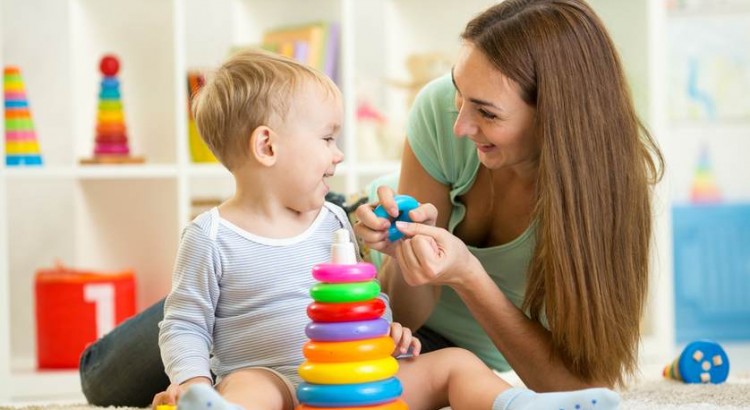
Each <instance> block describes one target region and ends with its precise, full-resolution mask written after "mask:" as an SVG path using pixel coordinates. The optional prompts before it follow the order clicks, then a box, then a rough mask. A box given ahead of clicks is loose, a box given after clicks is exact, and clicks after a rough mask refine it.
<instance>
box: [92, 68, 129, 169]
mask: <svg viewBox="0 0 750 410" xmlns="http://www.w3.org/2000/svg"><path fill="white" fill-rule="evenodd" d="M99 70H100V71H101V72H102V75H103V78H102V82H101V91H100V92H99V109H98V114H97V116H96V140H95V141H94V157H93V158H90V159H82V160H81V163H82V164H123V163H141V162H143V158H142V157H133V156H131V155H130V148H129V147H128V137H127V132H126V127H125V115H124V114H123V110H122V100H121V95H120V80H119V79H118V78H117V72H118V71H120V61H119V60H118V59H117V57H115V56H112V55H105V56H104V57H102V59H101V62H100V63H99Z"/></svg>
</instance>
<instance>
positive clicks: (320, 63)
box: [262, 22, 339, 81]
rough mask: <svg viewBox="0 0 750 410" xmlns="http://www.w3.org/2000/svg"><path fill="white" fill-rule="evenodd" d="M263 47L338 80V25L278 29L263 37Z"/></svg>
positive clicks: (325, 24) (319, 24) (315, 23)
mask: <svg viewBox="0 0 750 410" xmlns="http://www.w3.org/2000/svg"><path fill="white" fill-rule="evenodd" d="M262 47H263V48H264V49H266V50H269V51H273V52H275V53H279V54H281V55H284V56H286V57H289V58H293V59H295V60H297V61H299V62H302V63H305V64H307V65H309V66H311V67H313V68H316V69H318V70H320V71H322V72H323V73H325V74H326V75H328V76H329V77H331V79H333V80H334V81H337V80H338V78H337V77H338V62H339V25H338V24H337V23H329V22H314V23H308V24H302V25H296V26H287V27H279V28H274V29H271V30H268V31H266V32H265V33H264V34H263V40H262Z"/></svg>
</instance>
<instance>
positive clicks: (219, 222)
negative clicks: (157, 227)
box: [159, 203, 391, 384]
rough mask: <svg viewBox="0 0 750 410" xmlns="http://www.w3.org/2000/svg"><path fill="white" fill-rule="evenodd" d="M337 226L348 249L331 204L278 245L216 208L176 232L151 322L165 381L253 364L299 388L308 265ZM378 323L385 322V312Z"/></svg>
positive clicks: (322, 257)
mask: <svg viewBox="0 0 750 410" xmlns="http://www.w3.org/2000/svg"><path fill="white" fill-rule="evenodd" d="M342 228H345V229H348V230H349V232H350V235H351V239H352V241H353V242H354V243H355V244H356V241H354V233H353V231H352V228H351V225H350V224H349V220H348V219H347V216H346V213H345V212H344V211H343V210H342V209H341V208H339V207H338V206H336V205H333V204H331V203H325V206H323V207H322V209H321V211H320V213H319V214H318V216H317V217H316V219H315V220H314V222H313V223H312V224H311V225H310V227H309V228H308V229H307V230H305V232H303V233H302V234H300V235H297V236H295V237H292V238H286V239H270V238H264V237H260V236H257V235H253V234H251V233H249V232H247V231H245V230H243V229H241V228H239V227H237V226H236V225H233V224H232V223H230V222H229V221H227V220H224V219H222V218H221V217H220V215H219V211H218V209H217V208H214V209H211V210H210V211H207V212H204V213H203V214H201V215H199V216H198V217H197V218H196V219H195V220H193V221H192V222H191V223H190V224H189V225H188V226H187V227H186V228H185V230H184V231H183V234H182V240H181V242H180V247H179V250H178V254H177V261H176V263H175V268H174V274H173V277H172V291H171V292H170V294H169V296H168V297H167V299H166V302H165V305H164V320H163V321H162V322H161V323H160V324H159V346H160V349H161V356H162V360H163V362H164V367H165V369H166V372H167V375H169V378H170V380H171V381H172V382H173V383H182V382H184V381H186V380H188V379H190V378H193V377H198V376H203V377H207V378H209V379H210V378H211V373H210V371H213V372H214V374H216V376H217V378H218V379H220V378H221V377H223V376H225V375H227V374H229V373H231V372H232V371H235V370H237V369H241V368H245V367H258V366H261V367H269V368H272V369H275V370H276V371H278V372H280V373H281V374H283V375H284V376H286V377H287V378H289V380H290V381H292V382H293V383H295V384H297V383H299V382H300V381H301V380H300V378H299V376H298V375H297V367H298V366H299V365H300V363H302V361H303V359H304V358H303V356H302V345H303V344H304V343H305V342H306V341H307V337H306V336H305V325H307V323H308V322H309V321H310V320H309V318H308V317H307V313H306V309H307V305H309V304H310V303H311V302H312V299H311V298H310V294H309V290H310V287H311V286H312V285H313V284H315V282H316V281H315V279H314V278H313V277H312V274H311V271H312V267H313V266H314V265H316V264H318V263H324V262H329V261H330V256H331V243H332V241H333V233H334V232H335V231H336V230H338V229H342ZM382 297H383V298H385V295H382ZM385 301H386V306H387V305H388V303H387V298H386V299H385ZM384 317H385V318H386V319H388V320H389V321H390V320H391V313H390V309H389V310H388V311H387V313H386V315H385V316H384Z"/></svg>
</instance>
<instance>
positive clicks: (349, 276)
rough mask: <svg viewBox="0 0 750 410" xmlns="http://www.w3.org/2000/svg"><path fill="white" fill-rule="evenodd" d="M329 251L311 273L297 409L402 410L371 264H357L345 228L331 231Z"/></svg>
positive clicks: (390, 342)
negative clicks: (328, 258)
mask: <svg viewBox="0 0 750 410" xmlns="http://www.w3.org/2000/svg"><path fill="white" fill-rule="evenodd" d="M331 253H332V255H331V263H324V264H318V265H315V266H314V267H313V271H312V274H313V277H314V278H315V279H316V280H318V281H319V283H317V284H316V285H314V286H313V287H312V289H311V290H310V294H311V296H312V298H313V300H314V301H313V303H311V304H310V305H309V306H308V308H307V315H308V317H310V319H312V322H310V323H309V324H308V325H307V327H306V328H305V334H306V335H307V337H308V338H310V340H309V341H308V342H307V343H305V345H304V347H303V354H304V356H305V359H306V360H305V362H304V363H302V365H300V367H299V370H298V371H299V375H300V376H301V377H302V379H303V380H304V381H305V382H304V383H302V384H300V385H299V387H298V388H297V397H298V398H299V401H300V403H301V404H300V406H299V407H297V410H313V409H317V410H325V409H337V410H342V409H371V410H406V409H407V408H408V407H407V406H406V403H405V402H404V401H403V400H401V399H400V397H401V393H402V392H403V388H402V387H401V382H399V381H398V379H397V378H396V377H395V375H396V373H397V372H398V362H397V361H396V359H395V358H394V357H393V356H392V353H393V351H394V350H395V348H396V346H395V344H394V342H393V339H391V337H390V336H389V335H388V331H389V328H390V324H389V323H388V321H387V320H385V319H383V318H382V317H381V316H382V315H383V313H384V312H385V308H386V307H385V303H384V302H383V300H382V299H380V298H378V295H379V294H380V285H379V284H378V282H377V281H375V275H376V270H375V266H374V265H372V264H369V263H357V259H356V256H355V255H356V253H355V250H354V244H352V243H351V242H350V240H349V231H347V230H346V229H341V230H338V231H336V232H335V237H334V243H333V245H332V252H331Z"/></svg>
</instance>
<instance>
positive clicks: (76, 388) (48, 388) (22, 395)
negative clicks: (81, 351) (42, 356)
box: [10, 359, 86, 402]
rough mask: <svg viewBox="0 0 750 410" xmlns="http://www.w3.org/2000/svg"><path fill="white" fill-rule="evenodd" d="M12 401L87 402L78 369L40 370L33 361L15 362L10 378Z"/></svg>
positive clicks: (15, 360)
mask: <svg viewBox="0 0 750 410" xmlns="http://www.w3.org/2000/svg"><path fill="white" fill-rule="evenodd" d="M10 384H11V385H10V397H11V400H12V401H23V400H32V399H33V400H40V399H55V400H56V401H57V400H59V399H66V400H72V399H76V400H79V401H81V402H85V401H86V399H85V397H84V396H83V393H82V392H81V378H80V375H79V373H78V369H70V370H68V369H64V370H38V369H36V367H35V365H34V364H33V361H31V360H19V359H14V360H13V366H12V369H11V377H10Z"/></svg>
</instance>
